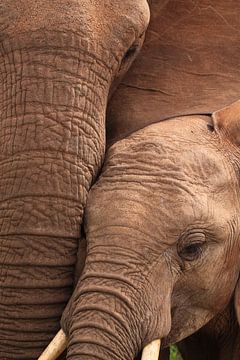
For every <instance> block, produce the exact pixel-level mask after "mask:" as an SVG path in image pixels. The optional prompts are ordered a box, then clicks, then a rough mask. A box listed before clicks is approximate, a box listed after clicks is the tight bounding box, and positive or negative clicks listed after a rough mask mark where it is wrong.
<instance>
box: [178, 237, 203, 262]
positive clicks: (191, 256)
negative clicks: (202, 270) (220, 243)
mask: <svg viewBox="0 0 240 360" xmlns="http://www.w3.org/2000/svg"><path fill="white" fill-rule="evenodd" d="M203 245H204V244H203V243H202V242H195V243H192V244H189V245H186V246H184V247H183V248H182V249H181V250H180V251H179V252H178V254H179V256H180V257H181V258H182V259H183V260H185V261H194V260H197V259H198V258H199V257H200V256H201V255H202V252H203Z"/></svg>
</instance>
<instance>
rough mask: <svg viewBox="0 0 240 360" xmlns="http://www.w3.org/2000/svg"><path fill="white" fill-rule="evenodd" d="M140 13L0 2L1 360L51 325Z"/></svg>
mask: <svg viewBox="0 0 240 360" xmlns="http://www.w3.org/2000/svg"><path fill="white" fill-rule="evenodd" d="M149 17H150V13H149V7H148V3H147V1H146V0H138V1H137V2H136V1H135V0H121V1H111V0H101V1H98V0H68V1H66V0H51V1H47V0H36V1H33V0H5V1H3V2H1V4H0V43H1V57H0V74H1V80H0V99H1V101H0V104H1V105H0V106H1V111H0V115H1V125H0V136H1V148H0V149H1V151H0V153H1V162H0V166H1V175H0V189H1V191H0V194H1V205H0V206H1V216H0V224H1V225H0V227H1V236H0V239H1V242H0V244H1V245H0V246H1V251H0V274H1V277H0V358H1V359H2V360H7V359H15V360H16V359H24V360H27V359H28V360H29V359H34V360H36V359H37V358H38V356H39V355H40V353H41V352H42V350H43V349H44V347H45V346H46V345H47V344H48V342H49V341H50V339H51V338H52V337H53V335H54V334H55V332H56V331H57V330H58V329H59V328H60V318H61V315H62V312H63V309H64V308H65V306H66V304H67V302H68V300H69V297H70V296H71V294H72V291H73V286H74V272H75V271H74V269H75V263H76V258H77V249H78V247H80V248H81V244H79V239H80V238H81V223H82V217H83V211H84V207H85V204H86V199H87V194H88V191H89V189H90V186H91V184H92V183H93V182H94V179H95V178H96V176H97V174H98V172H99V170H100V168H101V165H102V162H103V158H104V152H105V142H106V141H105V113H106V106H107V101H108V98H110V96H111V94H112V93H113V92H114V89H115V88H116V86H117V84H118V82H119V81H120V80H121V78H122V76H123V75H124V74H125V72H126V71H127V70H128V68H129V66H130V65H131V63H132V61H133V60H134V58H135V57H136V56H137V54H138V52H139V49H140V47H141V45H142V43H143V40H144V34H145V31H146V28H147V25H148V22H149Z"/></svg>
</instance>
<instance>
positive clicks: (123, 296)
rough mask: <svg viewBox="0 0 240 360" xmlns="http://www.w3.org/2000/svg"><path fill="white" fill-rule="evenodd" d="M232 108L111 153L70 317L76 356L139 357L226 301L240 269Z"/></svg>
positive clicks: (161, 128)
mask: <svg viewBox="0 0 240 360" xmlns="http://www.w3.org/2000/svg"><path fill="white" fill-rule="evenodd" d="M233 106H235V110H238V108H239V104H237V105H236V104H235V105H233ZM231 111H232V110H231ZM231 111H230V113H231ZM230 113H229V111H228V109H224V110H222V111H219V112H217V113H215V114H214V115H213V117H212V118H211V117H207V116H188V117H182V118H176V119H172V120H168V121H165V122H161V123H158V124H154V125H151V126H149V127H147V128H144V129H143V130H140V131H138V132H136V133H134V134H132V135H131V136H129V137H128V138H127V139H124V140H121V141H119V142H118V143H116V144H115V145H113V146H112V147H111V148H110V149H109V150H108V153H107V156H106V161H105V166H104V168H103V171H102V174H101V176H100V178H99V180H98V182H97V183H96V184H95V186H94V187H93V188H92V190H91V192H90V196H89V200H88V205H87V210H86V217H85V230H86V236H87V241H88V248H87V258H86V265H85V269H84V271H83V274H82V276H81V279H80V282H79V284H78V286H77V288H76V290H75V293H74V296H73V300H72V301H73V302H74V303H75V304H76V306H72V309H73V310H72V311H71V306H70V307H69V309H68V312H67V313H68V315H69V316H68V317H66V318H67V321H66V323H65V328H67V329H68V331H69V335H70V341H71V336H72V334H73V333H75V335H76V334H77V336H75V339H76V338H78V339H79V343H75V344H74V346H75V351H76V353H78V354H84V353H87V354H90V353H91V354H92V355H93V356H94V355H95V354H96V353H97V354H98V357H99V358H112V359H132V358H134V357H135V356H136V355H137V354H138V353H139V351H140V350H141V349H142V347H143V346H144V345H146V344H147V343H149V342H151V341H152V340H154V339H158V338H161V339H162V338H163V339H164V340H163V341H164V344H165V345H167V344H169V343H173V342H176V341H179V340H181V339H182V338H184V337H186V336H188V335H190V334H191V333H193V332H195V331H196V330H198V329H199V328H200V327H202V326H203V325H204V324H206V323H207V322H208V321H209V320H210V319H211V318H213V317H214V316H215V315H216V314H217V313H219V312H220V311H222V310H223V309H224V308H225V307H226V306H227V304H228V303H229V301H230V299H231V298H232V296H233V293H234V288H235V286H236V284H237V279H238V276H239V269H240V259H239V258H240V251H239V250H240V249H239V247H240V238H239V225H240V219H239V216H240V215H239V214H240V204H239V157H238V155H239V150H238V143H237V136H235V135H234V134H233V133H232V131H231V129H234V131H235V130H236V128H237V126H236V124H235V125H234V122H235V121H237V120H238V119H237V115H236V114H237V111H236V112H235V111H234V113H235V115H236V116H234V115H233V114H232V113H231V121H229V114H230ZM236 293H237V292H236ZM237 304H238V297H237V295H236V305H237ZM236 307H237V306H236ZM73 318H74V319H75V321H74V324H75V326H74V328H73V327H72V326H71V323H72V319H73ZM76 319H78V320H76ZM76 324H77V326H76ZM72 348H74V347H72ZM90 349H91V350H90Z"/></svg>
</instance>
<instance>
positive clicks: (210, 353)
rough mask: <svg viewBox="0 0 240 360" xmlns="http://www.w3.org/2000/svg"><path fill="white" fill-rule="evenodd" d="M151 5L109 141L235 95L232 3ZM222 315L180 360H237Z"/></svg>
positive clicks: (239, 39)
mask: <svg viewBox="0 0 240 360" xmlns="http://www.w3.org/2000/svg"><path fill="white" fill-rule="evenodd" d="M150 6H151V10H152V14H151V22H150V26H149V29H148V32H147V36H146V39H145V43H144V46H143V49H142V51H141V53H140V56H139V57H138V58H137V60H136V61H135V63H134V64H133V67H132V68H131V69H130V71H129V72H128V74H127V76H126V77H125V78H124V81H123V82H122V83H121V84H120V86H119V88H118V90H117V92H116V93H115V94H114V96H113V98H112V101H111V103H110V104H109V107H108V118H107V120H108V126H107V135H108V144H109V145H111V144H113V143H114V142H116V141H117V140H119V139H122V138H124V137H126V136H128V135H129V134H131V133H133V132H134V131H136V130H138V129H140V128H144V127H145V126H146V125H149V124H152V123H155V122H158V121H162V120H166V119H169V118H172V117H174V116H179V115H184V114H186V115H187V114H211V113H212V112H214V111H216V110H218V109H221V108H223V107H224V106H226V105H228V104H231V103H232V102H234V101H236V100H238V99H239V88H240V76H239V71H238V68H239V57H240V48H239V43H240V33H239V27H240V16H239V4H238V1H237V0H233V1H231V2H227V1H224V0H220V1H215V0H214V1H209V0H204V1H201V0H196V1H191V0H181V1H179V0H175V1H174V0H166V1H158V0H152V1H151V4H150ZM237 106H238V107H239V104H238V105H237ZM231 111H232V112H233V114H234V116H233V117H234V119H235V121H232V120H233V119H232V116H231V113H229V110H228V109H227V110H224V112H222V118H223V123H224V121H225V122H228V124H229V126H228V127H226V128H225V130H226V132H227V134H228V138H229V139H230V137H231V136H232V135H233V134H234V136H235V135H236V134H238V136H239V121H236V118H237V117H238V119H239V115H238V114H239V113H240V109H239V110H237V109H233V108H232V107H231V109H230V112H231ZM219 120H220V121H219V129H221V127H222V121H221V119H219ZM236 144H239V139H236ZM231 304H232V303H231ZM226 313H227V314H228V315H229V314H232V315H231V316H230V315H229V316H228V318H227V320H226V322H227V324H228V325H222V323H221V319H222V315H220V320H219V319H218V318H216V319H215V320H214V321H213V322H212V323H211V324H209V326H206V327H204V328H203V329H202V331H201V332H199V333H196V334H195V335H194V336H193V337H192V338H190V339H188V340H187V341H186V342H184V343H183V342H182V343H181V349H182V351H184V355H185V358H186V359H187V360H192V359H194V360H195V359H196V360H197V358H196V356H198V357H199V360H207V359H214V360H215V359H217V360H220V359H221V360H228V359H235V358H236V359H239V358H240V355H239V353H240V350H239V345H238V344H239V328H238V325H236V316H235V311H234V308H233V307H232V306H230V305H229V308H228V310H227V311H226ZM219 322H220V324H221V326H220V325H219ZM229 324H230V328H231V329H232V332H231V336H229V335H227V334H229ZM215 328H216V330H215ZM218 328H220V329H221V331H220V333H221V335H219V331H218V330H217V329H218ZM222 334H225V335H222ZM203 343H205V344H208V345H209V344H211V346H210V345H209V346H208V345H206V346H205V347H203ZM183 349H184V350H183ZM199 349H201V351H199ZM196 354H197V355H196ZM164 356H165V357H167V355H164ZM165 357H164V359H165Z"/></svg>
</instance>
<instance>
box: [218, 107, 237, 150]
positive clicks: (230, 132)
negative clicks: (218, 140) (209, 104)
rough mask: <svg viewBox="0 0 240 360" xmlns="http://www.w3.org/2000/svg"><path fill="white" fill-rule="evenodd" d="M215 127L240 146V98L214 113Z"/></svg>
mask: <svg viewBox="0 0 240 360" xmlns="http://www.w3.org/2000/svg"><path fill="white" fill-rule="evenodd" d="M212 118H213V124H214V129H215V130H217V131H219V132H225V134H226V136H227V137H228V138H229V139H230V140H231V141H232V142H233V143H234V144H235V145H237V146H240V100H238V101H236V102H234V103H233V104H231V105H229V106H226V107H224V108H222V109H220V110H218V111H215V112H214V113H213V114H212Z"/></svg>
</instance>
